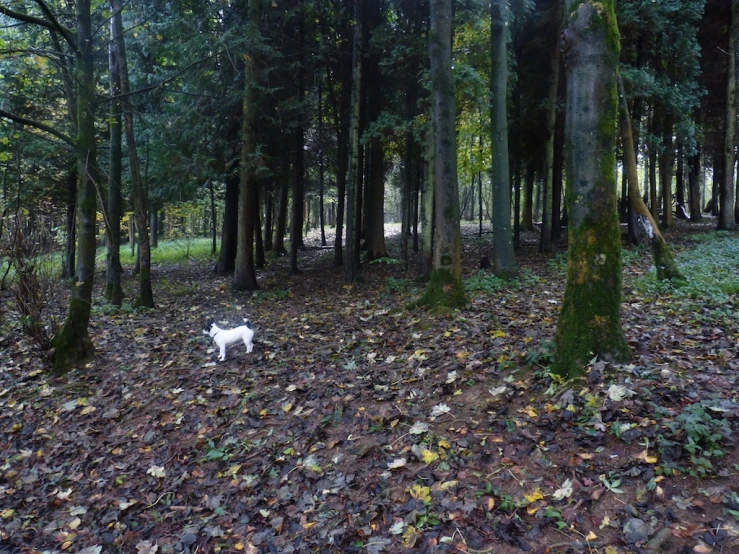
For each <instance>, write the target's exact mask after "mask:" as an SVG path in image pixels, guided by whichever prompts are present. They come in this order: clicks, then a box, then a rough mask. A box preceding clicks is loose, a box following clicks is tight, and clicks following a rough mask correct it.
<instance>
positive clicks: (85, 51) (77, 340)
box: [53, 0, 97, 374]
mask: <svg viewBox="0 0 739 554" xmlns="http://www.w3.org/2000/svg"><path fill="white" fill-rule="evenodd" d="M76 18H77V45H78V47H79V50H78V53H77V72H76V73H77V160H78V175H79V179H80V188H79V194H78V195H77V217H78V219H79V239H78V246H77V252H78V253H77V270H76V275H75V281H76V282H75V284H74V286H73V287H72V297H71V299H70V301H69V311H68V312H67V317H66V319H65V320H64V325H63V326H62V328H61V330H60V331H59V333H57V335H56V336H55V337H54V340H53V347H54V368H53V372H54V373H56V374H62V373H66V372H67V371H69V370H70V369H72V368H73V367H75V366H76V365H78V364H79V363H81V362H83V361H84V360H86V359H88V358H89V357H90V356H92V354H93V353H94V348H93V344H92V341H91V340H90V336H89V334H88V332H87V326H88V324H89V322H90V309H91V307H92V284H93V283H92V282H93V276H94V275H95V215H96V206H97V197H96V190H95V182H96V181H97V145H96V144H95V81H94V60H93V51H94V50H93V41H92V23H91V17H90V0H77V2H76Z"/></svg>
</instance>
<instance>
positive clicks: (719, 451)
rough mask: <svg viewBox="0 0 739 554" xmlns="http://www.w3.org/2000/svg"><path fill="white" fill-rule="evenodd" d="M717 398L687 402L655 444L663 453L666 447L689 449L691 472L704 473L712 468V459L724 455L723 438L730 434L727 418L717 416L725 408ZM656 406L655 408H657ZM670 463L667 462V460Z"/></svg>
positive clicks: (711, 471) (689, 470) (706, 473)
mask: <svg viewBox="0 0 739 554" xmlns="http://www.w3.org/2000/svg"><path fill="white" fill-rule="evenodd" d="M717 403H718V402H717V401H711V400H705V401H701V402H698V403H695V404H688V405H687V406H685V407H683V408H682V410H681V411H680V412H679V413H678V414H677V416H675V417H674V418H673V419H672V420H670V421H669V422H668V423H667V425H666V426H665V428H664V432H663V433H662V434H660V436H659V437H658V446H659V448H660V451H661V452H662V453H663V454H664V453H665V451H666V450H667V449H674V448H678V449H680V448H681V449H684V450H685V451H686V452H687V453H688V457H689V459H690V463H691V466H690V467H688V468H687V471H688V472H689V473H690V474H691V475H700V476H705V475H709V474H712V473H713V471H714V467H713V464H712V463H711V459H715V458H720V457H723V456H725V455H726V451H725V450H724V448H723V446H722V440H723V439H724V438H725V437H729V436H731V435H732V428H731V425H730V423H729V421H728V420H726V419H723V418H721V417H718V416H719V414H721V413H723V411H724V410H722V409H720V408H717ZM660 411H663V410H660V409H659V408H657V410H656V412H660ZM666 465H667V466H668V467H669V465H670V464H669V463H668V464H666Z"/></svg>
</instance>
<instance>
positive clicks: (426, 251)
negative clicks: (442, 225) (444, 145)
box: [420, 125, 434, 280]
mask: <svg viewBox="0 0 739 554" xmlns="http://www.w3.org/2000/svg"><path fill="white" fill-rule="evenodd" d="M427 129H428V130H427V132H426V140H425V147H424V152H425V156H424V164H425V168H424V169H425V178H424V179H423V180H422V183H421V268H420V269H421V271H420V273H421V277H422V278H423V279H424V280H427V279H429V278H430V277H431V270H432V268H433V261H434V250H433V246H434V136H433V127H432V126H431V125H429V126H428V128H427Z"/></svg>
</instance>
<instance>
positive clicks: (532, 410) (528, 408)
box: [520, 406, 539, 417]
mask: <svg viewBox="0 0 739 554" xmlns="http://www.w3.org/2000/svg"><path fill="white" fill-rule="evenodd" d="M520 411H521V412H522V413H524V414H526V415H527V416H529V417H537V416H538V415H539V414H538V412H537V411H536V408H534V407H533V406H526V407H525V408H524V409H523V410H520Z"/></svg>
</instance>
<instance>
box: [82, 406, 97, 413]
mask: <svg viewBox="0 0 739 554" xmlns="http://www.w3.org/2000/svg"><path fill="white" fill-rule="evenodd" d="M95 410H97V408H96V407H95V406H87V407H86V408H83V409H82V411H81V412H80V413H81V414H82V415H87V414H91V413H92V412H94V411H95Z"/></svg>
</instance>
